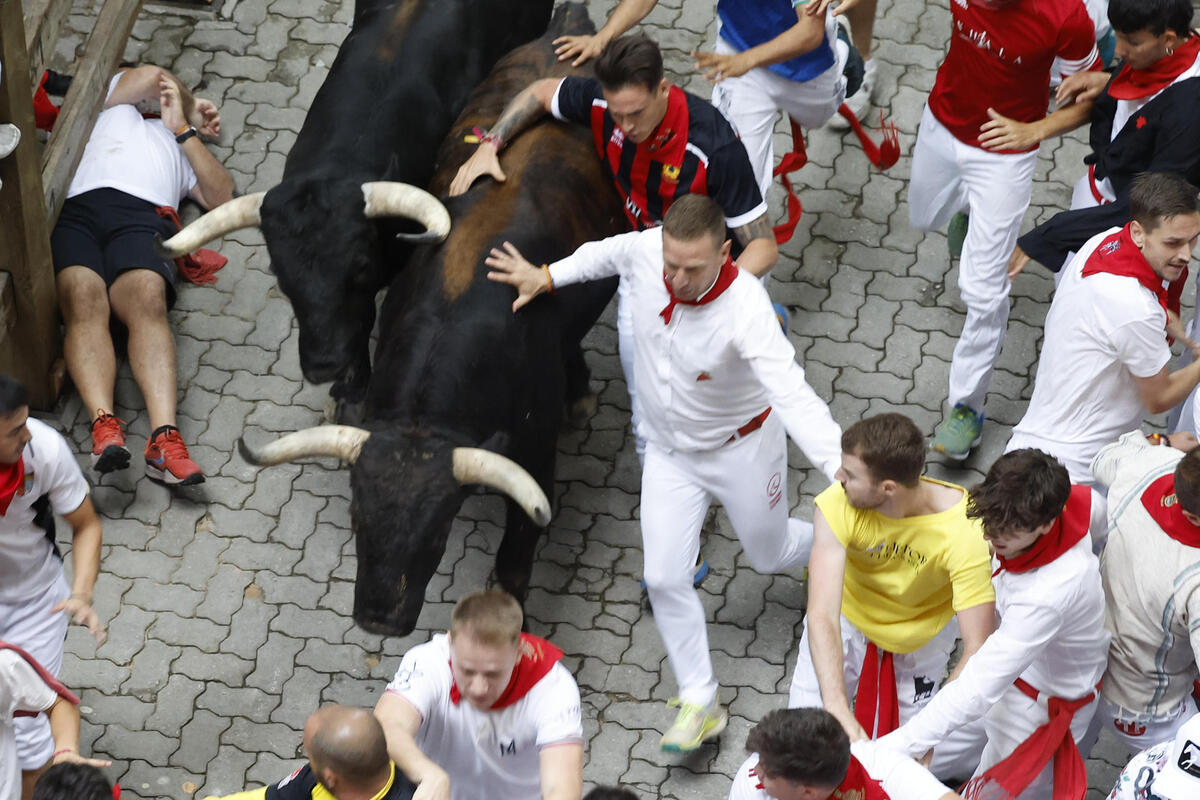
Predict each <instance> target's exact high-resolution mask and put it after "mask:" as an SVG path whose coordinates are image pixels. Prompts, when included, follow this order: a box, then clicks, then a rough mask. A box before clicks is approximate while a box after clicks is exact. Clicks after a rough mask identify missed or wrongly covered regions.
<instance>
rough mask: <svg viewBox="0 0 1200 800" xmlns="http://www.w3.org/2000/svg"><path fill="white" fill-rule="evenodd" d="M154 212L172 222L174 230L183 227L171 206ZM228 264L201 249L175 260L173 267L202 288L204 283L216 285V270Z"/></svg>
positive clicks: (157, 208)
mask: <svg viewBox="0 0 1200 800" xmlns="http://www.w3.org/2000/svg"><path fill="white" fill-rule="evenodd" d="M154 210H155V211H157V212H158V215H159V216H160V217H162V218H163V219H169V220H171V222H174V223H175V227H176V228H182V227H183V223H181V222H180V221H179V212H178V211H176V210H175V209H174V208H172V207H171V206H158V207H156V208H155V209H154ZM228 262H229V259H228V258H226V257H225V256H223V255H221V254H220V253H218V252H217V251H216V250H208V249H206V248H203V247H202V248H200V249H199V250H197V251H196V252H194V253H187V254H186V255H182V256H180V257H179V258H177V259H175V266H176V267H177V268H178V269H179V274H180V275H182V276H183V277H184V278H186V279H187V280H188V281H190V282H192V283H195V284H198V285H201V286H203V285H204V284H206V283H216V282H217V270H219V269H220V268H221V267H223V266H225V265H226V264H227V263H228Z"/></svg>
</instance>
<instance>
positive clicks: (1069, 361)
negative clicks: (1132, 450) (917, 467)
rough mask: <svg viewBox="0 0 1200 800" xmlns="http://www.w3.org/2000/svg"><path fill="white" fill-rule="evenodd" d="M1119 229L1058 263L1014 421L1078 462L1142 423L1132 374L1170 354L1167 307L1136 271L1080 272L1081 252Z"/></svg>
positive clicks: (1149, 372)
mask: <svg viewBox="0 0 1200 800" xmlns="http://www.w3.org/2000/svg"><path fill="white" fill-rule="evenodd" d="M1118 230H1120V229H1119V228H1112V229H1110V230H1107V231H1104V232H1103V233H1098V234H1096V235H1095V236H1093V237H1092V238H1091V239H1089V240H1088V241H1087V243H1086V244H1084V246H1083V249H1082V250H1080V251H1079V253H1077V254H1076V255H1075V258H1074V259H1072V261H1071V262H1070V263H1069V264H1068V265H1067V266H1066V267H1065V270H1066V272H1065V274H1064V277H1063V280H1062V283H1061V284H1060V285H1059V287H1058V289H1057V290H1056V291H1055V293H1054V301H1053V302H1052V303H1051V304H1050V311H1049V313H1048V314H1047V315H1046V336H1045V340H1044V343H1043V345H1042V353H1041V357H1040V359H1039V360H1038V368H1037V377H1036V378H1035V379H1034V382H1033V396H1032V397H1031V398H1030V399H1029V407H1028V409H1027V410H1026V411H1025V416H1024V417H1022V418H1021V421H1020V422H1019V423H1017V426H1016V427H1015V428H1013V433H1014V434H1024V435H1025V436H1027V437H1032V438H1034V439H1036V440H1038V442H1039V443H1044V446H1043V447H1042V449H1043V450H1045V451H1046V452H1048V453H1050V454H1052V455H1055V456H1058V457H1060V458H1064V459H1073V460H1075V461H1079V462H1083V463H1087V462H1090V461H1091V460H1092V458H1093V457H1094V456H1095V455H1096V453H1097V452H1098V451H1099V450H1100V448H1101V447H1103V446H1104V445H1106V444H1108V443H1109V442H1111V441H1114V440H1115V439H1116V438H1117V437H1118V436H1120V435H1121V434H1122V433H1125V432H1126V431H1128V430H1132V429H1133V428H1136V427H1138V426H1140V425H1141V422H1142V419H1143V417H1145V415H1146V409H1145V408H1144V407H1143V406H1142V401H1141V398H1140V397H1139V396H1138V390H1137V383H1136V381H1135V380H1134V378H1135V377H1136V378H1149V377H1153V376H1154V375H1157V374H1158V373H1159V372H1160V371H1161V370H1162V368H1163V367H1165V366H1166V365H1167V362H1169V361H1170V359H1171V349H1170V347H1169V346H1168V345H1167V339H1166V314H1165V312H1164V311H1163V309H1162V306H1161V305H1159V303H1158V299H1157V298H1156V297H1155V296H1154V294H1153V293H1152V292H1151V291H1150V290H1149V289H1147V288H1146V287H1144V286H1142V285H1141V284H1140V283H1138V281H1137V279H1136V278H1126V277H1121V276H1118V275H1108V274H1099V275H1092V276H1090V277H1087V278H1084V277H1082V274H1081V273H1082V272H1083V265H1084V264H1085V263H1086V262H1087V260H1088V257H1089V256H1091V254H1092V252H1093V251H1094V250H1095V249H1096V248H1097V247H1098V246H1099V245H1100V243H1101V242H1102V241H1103V240H1104V239H1105V238H1106V237H1108V236H1109V235H1111V234H1113V233H1115V232H1117V231H1118ZM1073 479H1074V480H1079V479H1080V478H1079V476H1077V475H1075V476H1073Z"/></svg>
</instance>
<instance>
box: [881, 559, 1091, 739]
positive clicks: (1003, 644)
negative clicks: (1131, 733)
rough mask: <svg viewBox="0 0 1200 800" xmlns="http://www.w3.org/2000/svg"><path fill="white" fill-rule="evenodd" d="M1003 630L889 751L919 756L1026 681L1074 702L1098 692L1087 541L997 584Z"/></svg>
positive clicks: (892, 735) (998, 579)
mask: <svg viewBox="0 0 1200 800" xmlns="http://www.w3.org/2000/svg"><path fill="white" fill-rule="evenodd" d="M992 584H993V585H994V586H995V587H996V612H997V614H999V616H1000V625H999V627H998V628H997V629H996V631H995V632H994V633H992V635H991V636H989V637H988V638H987V641H986V642H984V643H983V646H982V647H980V648H979V650H978V651H976V653H975V655H973V656H971V659H970V660H969V661H968V662H967V665H966V666H965V667H963V671H962V673H960V675H959V677H958V680H955V681H951V682H950V683H947V684H946V685H945V686H943V687H942V688H941V690H940V691H938V693H937V694H935V695H934V696H933V699H932V700H930V701H929V704H928V705H926V706H925V707H924V708H922V709H921V710H920V711H918V712H917V714H916V716H914V717H913V718H912V719H910V720H909V721H908V722H907V723H905V724H904V725H901V726H900V728H899V729H898V730H896V731H894V732H893V733H890V734H888V735H887V736H885V737H883V738H881V739H880V740H879V741H880V742H883V743H884V744H885V745H886V746H888V747H894V748H895V749H897V750H900V751H901V752H904V753H908V754H910V755H920V754H922V753H924V752H925V751H926V750H928V749H929V748H931V747H934V746H935V745H937V744H940V743H941V742H943V741H944V740H945V739H946V738H947V737H948V736H949V734H950V733H951V732H952V731H954V730H956V729H957V728H960V727H962V726H965V725H966V724H968V723H970V722H972V721H974V720H977V719H979V718H980V717H982V716H983V715H984V714H986V713H987V712H988V711H989V710H990V709H991V708H992V706H994V705H996V704H997V703H998V702H1000V698H1001V697H1003V695H1004V693H1005V692H1006V691H1008V688H1009V687H1010V686H1011V685H1012V683H1013V681H1014V680H1016V679H1017V678H1018V677H1019V678H1023V679H1024V680H1025V681H1026V682H1028V683H1029V684H1030V685H1031V686H1033V688H1035V689H1037V690H1038V691H1039V692H1040V693H1041V694H1043V695H1045V696H1049V697H1061V698H1063V699H1065V700H1074V699H1076V698H1079V697H1083V696H1084V695H1086V694H1088V693H1089V692H1091V691H1093V690H1094V689H1095V688H1096V683H1097V682H1098V681H1099V680H1100V676H1101V675H1103V674H1104V665H1105V661H1106V660H1107V657H1108V640H1109V634H1108V631H1107V630H1105V628H1104V590H1103V588H1102V587H1101V585H1100V564H1099V562H1098V561H1097V560H1096V556H1095V555H1093V553H1092V543H1091V540H1090V539H1089V537H1087V536H1084V537H1083V538H1082V539H1080V540H1079V541H1078V542H1076V543H1075V545H1074V546H1073V547H1072V548H1071V549H1070V550H1068V551H1067V552H1065V553H1063V554H1062V555H1061V556H1059V557H1058V558H1056V559H1055V560H1054V561H1052V562H1050V563H1049V564H1046V565H1045V566H1041V567H1037V568H1036V569H1032V570H1029V571H1028V572H1020V573H1013V572H1009V571H1008V570H1002V571H1001V572H1000V573H999V574H998V575H996V576H995V577H994V578H992Z"/></svg>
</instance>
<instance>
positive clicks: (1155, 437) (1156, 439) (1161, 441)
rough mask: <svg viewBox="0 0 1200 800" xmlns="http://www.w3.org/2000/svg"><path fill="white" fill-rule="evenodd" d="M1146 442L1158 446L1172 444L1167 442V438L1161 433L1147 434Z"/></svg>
mask: <svg viewBox="0 0 1200 800" xmlns="http://www.w3.org/2000/svg"><path fill="white" fill-rule="evenodd" d="M1146 441H1148V442H1150V444H1157V445H1169V444H1170V442H1169V441H1167V437H1165V436H1163V435H1162V434H1161V433H1148V434H1146Z"/></svg>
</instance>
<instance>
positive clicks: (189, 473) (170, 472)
mask: <svg viewBox="0 0 1200 800" xmlns="http://www.w3.org/2000/svg"><path fill="white" fill-rule="evenodd" d="M146 474H147V475H149V476H150V477H151V478H153V479H154V480H156V481H162V482H163V483H167V484H172V485H181V486H193V485H195V484H197V483H204V472H203V471H202V470H201V469H200V466H199V465H198V464H197V463H196V462H195V461H192V459H191V458H190V457H189V456H188V450H187V445H185V444H184V443H183V437H182V436H180V435H179V428H176V427H175V426H174V425H164V426H162V427H161V428H159V429H158V430H156V431H155V432H154V433H152V434H151V435H150V441H149V442H147V443H146Z"/></svg>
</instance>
